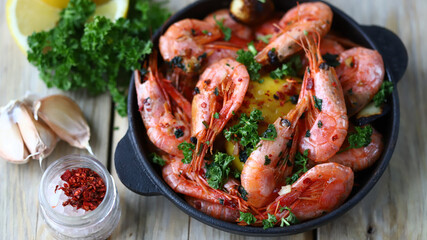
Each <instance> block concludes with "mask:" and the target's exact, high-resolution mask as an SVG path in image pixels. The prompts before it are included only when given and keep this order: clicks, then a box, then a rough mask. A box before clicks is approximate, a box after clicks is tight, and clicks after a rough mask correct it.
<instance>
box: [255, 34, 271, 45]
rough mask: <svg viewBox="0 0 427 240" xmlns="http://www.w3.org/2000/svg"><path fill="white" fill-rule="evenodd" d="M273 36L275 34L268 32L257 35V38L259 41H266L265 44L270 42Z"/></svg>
mask: <svg viewBox="0 0 427 240" xmlns="http://www.w3.org/2000/svg"><path fill="white" fill-rule="evenodd" d="M272 37H273V35H271V34H267V35H258V36H257V38H256V39H257V40H258V41H262V42H264V43H265V44H268V42H269V41H270V38H272Z"/></svg>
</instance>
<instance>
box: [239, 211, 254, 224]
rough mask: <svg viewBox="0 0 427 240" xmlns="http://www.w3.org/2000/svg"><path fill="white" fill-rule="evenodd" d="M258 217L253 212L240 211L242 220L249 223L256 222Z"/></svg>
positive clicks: (240, 219)
mask: <svg viewBox="0 0 427 240" xmlns="http://www.w3.org/2000/svg"><path fill="white" fill-rule="evenodd" d="M256 220H257V219H256V217H255V216H254V215H253V214H252V213H249V212H248V213H245V212H240V218H239V221H240V222H246V223H247V224H252V223H255V222H256Z"/></svg>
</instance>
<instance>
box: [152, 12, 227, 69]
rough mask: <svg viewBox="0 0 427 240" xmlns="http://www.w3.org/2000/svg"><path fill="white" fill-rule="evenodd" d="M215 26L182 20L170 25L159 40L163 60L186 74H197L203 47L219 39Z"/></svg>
mask: <svg viewBox="0 0 427 240" xmlns="http://www.w3.org/2000/svg"><path fill="white" fill-rule="evenodd" d="M221 36H222V34H221V31H220V30H219V29H218V27H217V26H216V25H215V24H212V23H208V22H205V21H201V20H197V19H184V20H181V21H179V22H176V23H174V24H172V25H171V26H170V27H169V28H168V30H167V31H166V32H165V33H164V34H163V35H162V36H161V37H160V39H159V49H160V53H161V54H162V56H163V59H164V60H165V61H168V62H172V63H174V64H175V66H177V67H179V68H181V69H182V70H183V71H184V72H186V73H192V72H197V70H198V69H199V68H200V56H202V55H203V54H204V52H205V49H204V45H205V44H207V43H210V42H213V41H215V40H217V39H219V38H221ZM172 60H174V61H172Z"/></svg>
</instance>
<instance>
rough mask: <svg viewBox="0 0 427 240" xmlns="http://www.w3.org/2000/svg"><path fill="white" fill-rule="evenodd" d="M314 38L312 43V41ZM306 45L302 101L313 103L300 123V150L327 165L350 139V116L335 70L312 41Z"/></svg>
mask: <svg viewBox="0 0 427 240" xmlns="http://www.w3.org/2000/svg"><path fill="white" fill-rule="evenodd" d="M310 39H311V40H310ZM306 40H307V44H308V46H307V47H305V46H304V50H305V51H306V55H307V58H308V60H309V64H310V65H309V68H308V69H307V71H306V73H305V76H304V81H303V86H302V89H301V93H300V99H301V98H308V99H309V100H310V104H309V109H308V111H307V113H306V116H305V118H304V119H302V120H301V121H303V124H301V132H300V134H302V137H301V140H300V145H299V150H300V152H301V153H303V152H304V151H305V150H308V157H309V158H310V159H311V160H313V161H315V162H318V163H319V162H325V161H327V160H328V159H329V158H331V157H332V156H333V155H335V154H336V153H337V152H338V150H339V149H340V148H341V145H342V144H343V142H344V140H345V137H346V136H347V129H348V117H347V110H346V106H345V101H344V96H343V92H342V88H341V85H340V82H339V81H338V79H337V76H336V73H335V70H334V68H332V67H329V66H328V65H327V64H326V63H325V62H324V61H323V59H322V57H321V54H320V51H319V48H318V46H317V47H316V43H315V42H314V40H313V39H312V38H306Z"/></svg>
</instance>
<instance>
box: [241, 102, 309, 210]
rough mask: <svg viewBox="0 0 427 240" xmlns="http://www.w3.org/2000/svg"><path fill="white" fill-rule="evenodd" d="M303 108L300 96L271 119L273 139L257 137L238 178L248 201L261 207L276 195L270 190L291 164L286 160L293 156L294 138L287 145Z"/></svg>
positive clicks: (305, 106) (304, 107) (303, 104)
mask: <svg viewBox="0 0 427 240" xmlns="http://www.w3.org/2000/svg"><path fill="white" fill-rule="evenodd" d="M306 108H307V101H305V99H303V100H302V101H300V102H299V103H298V105H297V106H296V107H295V108H294V109H292V110H291V111H290V112H289V113H288V114H287V115H286V116H284V117H279V118H278V119H277V120H276V121H275V122H274V127H275V128H276V132H277V137H276V139H274V140H273V141H271V140H261V141H260V142H259V143H258V145H257V147H256V148H255V150H254V151H253V152H252V153H251V155H250V156H249V158H248V159H247V160H246V163H245V165H244V166H243V171H242V175H241V182H242V186H243V188H244V189H245V190H246V192H248V202H249V204H251V205H253V206H255V207H263V206H265V205H267V204H268V203H269V202H271V201H273V199H274V198H276V197H277V194H275V193H274V190H275V189H276V188H277V185H278V183H281V179H282V178H283V177H287V176H283V175H284V173H285V171H286V168H292V166H293V163H292V164H289V163H288V161H291V160H293V157H294V155H295V151H296V143H297V141H294V142H293V144H292V146H293V148H291V147H288V146H287V145H288V143H289V141H291V140H292V137H293V134H294V132H295V127H296V125H297V122H298V119H299V118H300V117H301V115H302V114H303V113H304V111H305V110H306ZM291 171H292V170H291ZM291 171H287V172H291Z"/></svg>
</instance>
